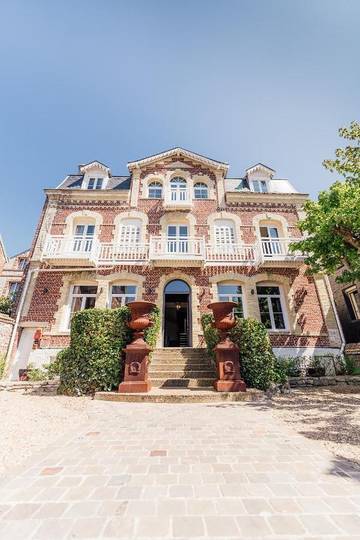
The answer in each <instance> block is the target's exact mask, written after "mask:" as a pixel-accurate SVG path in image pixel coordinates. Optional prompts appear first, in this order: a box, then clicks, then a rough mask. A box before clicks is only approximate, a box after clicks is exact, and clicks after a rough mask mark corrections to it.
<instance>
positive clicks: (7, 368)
mask: <svg viewBox="0 0 360 540" xmlns="http://www.w3.org/2000/svg"><path fill="white" fill-rule="evenodd" d="M38 271H39V268H33V269H32V270H29V271H28V273H27V275H26V279H25V284H24V288H23V290H22V294H21V298H20V302H19V307H18V312H17V315H16V318H15V324H14V328H13V331H12V334H11V338H10V343H9V348H8V352H7V355H6V364H5V373H6V378H8V377H9V372H10V367H11V360H12V358H11V353H12V349H13V346H14V341H15V337H16V333H17V329H18V327H19V322H20V318H21V314H22V310H23V306H24V302H25V298H26V293H27V290H28V288H29V284H30V281H31V278H32V276H33V274H34V273H35V272H38Z"/></svg>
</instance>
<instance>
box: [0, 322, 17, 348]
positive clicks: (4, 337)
mask: <svg viewBox="0 0 360 540" xmlns="http://www.w3.org/2000/svg"><path fill="white" fill-rule="evenodd" d="M13 326H14V320H13V319H12V318H11V317H8V315H4V314H3V313H0V355H5V354H6V353H7V350H8V346H9V342H10V337H11V333H12V330H13Z"/></svg>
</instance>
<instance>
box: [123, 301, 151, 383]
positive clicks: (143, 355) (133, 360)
mask: <svg viewBox="0 0 360 540" xmlns="http://www.w3.org/2000/svg"><path fill="white" fill-rule="evenodd" d="M126 305H127V306H128V307H129V309H130V313H131V319H130V321H129V323H128V326H129V328H131V330H134V336H133V340H132V342H131V343H129V345H127V347H126V348H125V368H124V380H123V382H122V383H120V385H119V392H125V393H132V392H149V390H151V382H150V380H149V376H148V365H149V353H150V352H151V348H150V347H149V345H148V344H147V343H146V342H145V340H144V330H146V328H149V326H151V325H152V324H153V323H152V321H151V320H150V313H151V311H152V310H153V309H154V307H156V305H155V304H153V303H152V302H146V301H145V300H144V301H142V300H140V301H135V302H129V303H128V304H126Z"/></svg>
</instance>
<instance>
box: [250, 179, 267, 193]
mask: <svg viewBox="0 0 360 540" xmlns="http://www.w3.org/2000/svg"><path fill="white" fill-rule="evenodd" d="M252 188H253V191H255V192H256V193H267V192H268V191H269V190H268V185H267V182H266V180H253V181H252Z"/></svg>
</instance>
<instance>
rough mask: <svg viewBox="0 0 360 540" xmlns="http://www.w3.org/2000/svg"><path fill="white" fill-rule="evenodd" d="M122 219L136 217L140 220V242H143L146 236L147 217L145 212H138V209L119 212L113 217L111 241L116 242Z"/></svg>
mask: <svg viewBox="0 0 360 540" xmlns="http://www.w3.org/2000/svg"><path fill="white" fill-rule="evenodd" d="M124 219H138V220H140V222H141V226H140V242H144V241H145V238H146V233H147V225H148V222H149V220H148V217H147V215H146V214H145V212H140V211H138V210H129V211H128V212H121V213H120V214H117V216H116V217H115V219H114V224H113V225H114V234H113V241H114V242H116V241H117V239H118V238H119V233H120V225H121V222H122V221H123V220H124Z"/></svg>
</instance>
